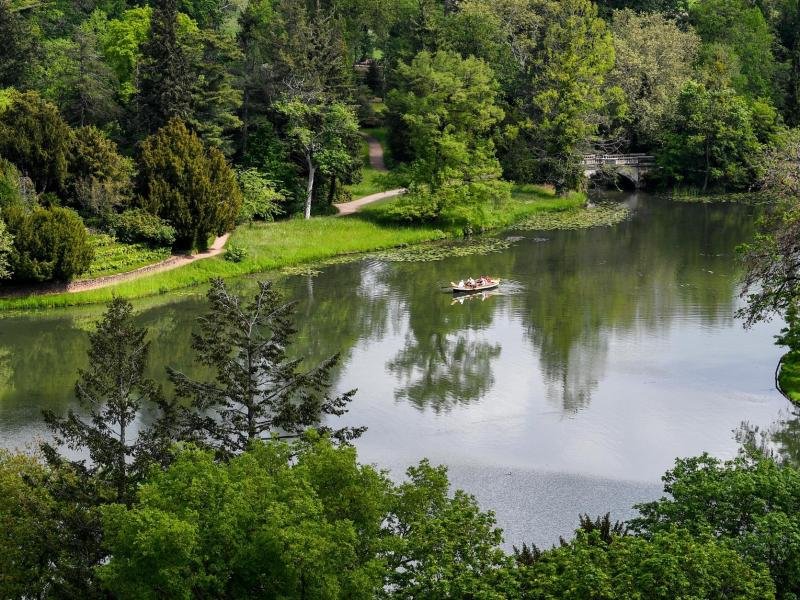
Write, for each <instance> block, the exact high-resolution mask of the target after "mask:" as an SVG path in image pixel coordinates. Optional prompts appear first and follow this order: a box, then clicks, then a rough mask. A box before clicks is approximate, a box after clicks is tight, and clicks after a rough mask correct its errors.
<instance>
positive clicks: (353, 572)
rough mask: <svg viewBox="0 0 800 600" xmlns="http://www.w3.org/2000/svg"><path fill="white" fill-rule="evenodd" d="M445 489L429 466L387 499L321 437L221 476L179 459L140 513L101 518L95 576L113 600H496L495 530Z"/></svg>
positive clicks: (264, 447) (187, 455)
mask: <svg viewBox="0 0 800 600" xmlns="http://www.w3.org/2000/svg"><path fill="white" fill-rule="evenodd" d="M292 456H294V457H295V458H294V460H290V458H291V457H292ZM448 488H449V486H448V482H447V477H446V474H445V471H444V469H442V468H439V469H434V468H432V467H430V466H429V465H427V463H423V464H421V465H420V466H419V467H417V468H413V469H410V470H409V481H408V482H406V483H404V484H402V485H399V486H395V485H394V484H392V483H391V482H390V481H389V479H388V478H387V477H386V476H385V475H383V474H381V473H378V472H377V471H375V470H374V469H373V468H372V467H369V466H362V465H359V464H358V463H357V462H356V453H355V450H354V449H353V448H350V447H339V448H336V447H334V446H332V445H331V443H330V442H329V441H327V440H325V439H324V438H323V439H321V440H320V439H316V438H314V437H310V438H308V439H307V440H306V441H304V442H301V443H300V444H298V445H295V446H288V445H286V444H284V443H279V442H272V443H270V444H263V443H255V444H253V445H252V447H251V449H250V450H249V451H248V452H246V453H244V454H242V455H241V456H238V457H236V458H234V459H232V460H231V461H230V463H229V464H224V463H222V464H220V463H216V462H215V461H214V460H213V455H211V454H209V453H203V452H200V451H197V450H184V451H183V452H181V453H180V454H179V455H178V456H177V458H176V460H175V462H174V464H173V465H172V466H171V467H170V468H169V470H167V471H166V472H165V473H159V474H157V475H155V476H154V477H153V478H152V479H151V480H150V481H149V482H148V483H146V484H145V485H144V486H142V488H141V491H140V493H139V503H138V504H137V505H136V506H134V507H133V508H130V509H126V508H125V507H122V506H109V507H107V508H105V509H104V511H103V512H104V522H105V526H106V530H107V532H108V543H109V546H110V549H111V553H112V559H111V561H110V562H109V564H108V565H106V566H103V567H101V569H100V572H101V577H102V579H103V580H104V582H105V584H106V585H107V586H108V588H109V589H110V590H111V591H112V592H113V593H114V594H115V596H116V597H119V598H155V597H158V596H159V594H161V593H166V594H168V595H169V596H170V597H173V598H190V597H194V595H195V594H202V595H208V596H214V597H245V596H250V595H263V590H264V588H265V587H267V586H268V589H269V593H270V594H274V595H276V596H278V595H279V596H280V597H282V598H298V599H299V598H307V597H315V598H364V599H367V598H369V599H372V598H382V597H392V598H394V597H397V598H419V597H425V598H454V597H455V598H458V597H467V595H468V594H475V595H476V597H482V598H501V597H502V596H501V595H500V594H498V593H493V590H492V578H493V577H494V576H495V575H496V572H499V567H501V566H505V565H507V564H508V561H507V559H505V557H504V555H503V553H502V551H501V550H500V549H499V548H498V547H497V543H498V542H499V539H500V535H499V531H498V530H497V529H495V528H494V519H493V517H492V515H491V513H481V512H480V511H479V510H478V509H477V505H476V503H475V501H474V499H473V498H471V497H470V496H467V495H466V494H463V493H462V492H456V494H455V496H454V497H449V496H448V492H449V489H448Z"/></svg>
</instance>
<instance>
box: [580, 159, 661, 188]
mask: <svg viewBox="0 0 800 600" xmlns="http://www.w3.org/2000/svg"><path fill="white" fill-rule="evenodd" d="M657 168H658V167H656V159H655V157H654V156H650V155H649V154H584V156H583V173H584V175H586V177H592V176H593V175H596V174H597V173H600V172H606V173H607V172H609V171H613V172H614V173H616V174H617V175H619V176H620V177H623V178H624V179H627V180H628V181H630V182H631V183H632V184H633V185H634V187H636V188H639V187H641V185H642V182H643V180H644V178H645V176H646V175H647V174H648V173H649V172H651V171H653V170H655V169H657Z"/></svg>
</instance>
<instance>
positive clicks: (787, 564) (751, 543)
mask: <svg viewBox="0 0 800 600" xmlns="http://www.w3.org/2000/svg"><path fill="white" fill-rule="evenodd" d="M662 479H663V481H664V492H665V493H667V494H669V497H664V498H662V499H661V500H657V501H655V502H649V503H646V504H642V505H639V506H638V507H637V508H638V509H639V511H640V512H641V517H638V518H636V519H634V520H633V521H632V522H631V526H632V527H633V528H634V529H635V530H636V531H638V532H641V533H644V534H647V535H654V534H656V533H657V532H661V531H666V530H669V529H671V528H672V527H680V528H684V529H687V530H688V531H689V532H691V533H693V534H695V535H703V534H705V533H706V532H707V533H711V534H713V535H714V536H715V537H717V538H718V539H720V540H722V541H723V542H725V543H726V544H727V545H728V546H729V547H731V548H733V549H735V550H737V551H738V552H739V553H740V554H742V555H743V556H744V557H746V558H747V559H748V560H749V561H751V563H752V564H755V565H764V566H766V567H767V568H768V569H769V572H770V575H771V576H772V580H773V582H774V584H775V590H776V592H777V597H779V598H792V597H795V596H796V595H797V594H798V593H800V518H799V517H798V515H800V510H799V509H800V472H798V471H797V470H795V469H793V468H791V467H782V466H780V465H778V464H776V463H775V462H774V461H773V460H771V459H766V458H764V457H761V456H758V455H752V456H751V455H743V456H740V457H738V458H736V459H734V460H731V461H727V462H722V461H720V460H718V459H716V458H713V457H711V456H709V455H707V454H704V455H702V456H699V457H694V458H687V459H678V460H677V461H676V462H675V467H674V468H673V469H672V470H670V471H668V472H667V473H666V475H664V477H663V478H662Z"/></svg>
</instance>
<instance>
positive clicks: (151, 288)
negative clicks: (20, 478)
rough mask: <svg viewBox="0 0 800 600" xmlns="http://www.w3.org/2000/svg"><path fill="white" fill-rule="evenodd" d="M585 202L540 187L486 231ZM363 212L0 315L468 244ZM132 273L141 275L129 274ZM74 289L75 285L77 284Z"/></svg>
mask: <svg viewBox="0 0 800 600" xmlns="http://www.w3.org/2000/svg"><path fill="white" fill-rule="evenodd" d="M584 202H585V196H583V195H581V194H575V195H572V196H570V197H569V198H568V199H564V198H559V197H557V196H556V195H555V194H553V193H552V192H551V191H549V190H546V189H544V188H536V189H535V191H534V192H530V193H529V194H528V195H526V196H525V198H524V199H523V200H517V207H516V208H517V210H516V211H511V214H510V217H511V218H510V220H509V222H505V223H502V224H501V225H499V226H498V227H495V228H493V229H492V230H493V231H498V230H502V229H503V228H505V227H513V225H514V224H516V223H518V222H521V221H523V220H524V219H525V218H526V217H529V216H530V215H532V214H539V213H557V212H567V211H577V210H582V205H583V204H584ZM365 214H367V215H368V212H367V211H364V212H363V213H361V214H354V215H348V216H344V215H343V216H341V217H340V216H338V215H337V216H325V217H314V218H312V219H309V220H304V219H288V220H286V221H278V222H273V223H259V224H254V225H251V226H240V227H239V228H237V229H236V230H235V231H234V232H232V233H231V234H230V238H229V240H228V246H240V247H244V248H245V249H246V250H247V256H246V258H245V259H244V260H242V261H241V262H238V263H237V262H230V261H227V260H225V259H224V258H223V252H222V249H221V248H220V249H218V252H217V253H216V254H214V255H211V256H208V255H206V256H203V257H202V259H200V260H198V259H194V260H188V259H187V260H186V262H185V263H183V264H178V265H176V266H174V267H170V268H169V270H155V272H151V271H153V267H154V265H148V266H145V267H141V268H140V269H136V270H135V271H129V272H127V273H122V274H118V275H112V276H108V277H111V278H113V277H119V278H120V281H118V282H117V281H115V282H114V283H113V285H106V286H104V287H99V288H96V289H88V290H80V291H60V292H56V293H52V292H51V293H32V294H28V295H25V296H15V297H0V313H3V312H11V311H25V310H46V309H52V308H66V307H71V306H81V305H89V304H101V303H107V302H109V301H111V300H112V299H113V298H115V297H122V298H127V299H135V298H144V297H148V296H157V295H162V294H166V293H169V292H173V291H177V290H180V289H183V288H188V287H192V286H195V285H201V284H205V283H208V282H209V281H211V280H212V279H214V278H217V277H221V278H224V279H227V278H232V277H237V276H243V275H252V274H255V273H265V272H270V271H278V270H280V269H285V268H291V267H300V266H303V265H312V264H314V263H322V262H324V261H326V260H330V259H334V258H338V257H342V256H355V255H361V254H367V253H370V252H375V251H380V250H388V249H392V248H400V247H407V246H415V245H419V244H423V243H427V242H435V241H441V240H455V239H466V238H462V236H460V235H457V234H455V233H454V232H452V231H446V230H444V229H442V228H440V227H438V226H433V225H424V224H423V225H412V226H402V225H391V224H385V223H379V222H376V221H375V220H372V219H370V218H369V217H368V216H366V217H365V216H364V215H365ZM168 260H171V259H168ZM158 264H160V263H155V265H158ZM132 273H143V274H141V275H138V276H137V275H134V276H131V274H132ZM75 284H76V285H79V284H80V282H75Z"/></svg>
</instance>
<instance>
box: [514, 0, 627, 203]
mask: <svg viewBox="0 0 800 600" xmlns="http://www.w3.org/2000/svg"><path fill="white" fill-rule="evenodd" d="M521 14H522V15H523V16H522V18H521V19H522V20H521V19H520V17H518V18H517V19H516V22H514V21H512V24H513V25H516V24H517V22H518V23H519V26H520V27H522V28H523V29H522V30H523V31H525V35H520V34H519V33H517V32H516V31H515V30H514V29H510V30H509V31H508V32H507V35H508V36H510V41H511V43H512V44H513V43H514V42H515V41H516V40H517V39H520V40H522V41H523V46H522V48H521V49H520V52H519V55H520V59H522V60H521V61H520V62H521V64H520V66H519V68H520V75H519V76H520V84H519V85H520V87H519V89H518V91H517V95H518V96H519V97H521V98H523V99H524V101H522V102H518V103H517V104H518V107H516V110H515V111H514V113H513V114H512V115H511V117H512V119H511V120H512V123H513V126H512V127H511V128H510V129H509V130H508V132H507V133H508V135H507V140H506V142H505V144H504V146H505V147H504V150H505V152H504V156H503V157H502V160H503V167H504V170H505V172H506V174H507V175H508V176H509V177H511V178H513V179H515V180H517V181H522V182H544V181H548V182H550V183H552V184H554V185H555V187H556V190H557V191H558V192H559V193H562V192H564V191H566V190H569V189H578V188H579V187H581V183H582V181H583V173H582V170H581V168H580V159H581V153H583V152H584V151H585V150H586V149H587V147H588V146H589V144H590V143H591V141H592V140H593V138H594V136H595V135H596V134H597V127H598V123H599V121H600V119H599V118H598V115H599V114H600V113H601V112H602V111H603V110H604V109H606V108H607V106H608V105H609V104H610V103H613V102H616V103H619V102H618V101H617V97H618V96H621V92H620V91H619V90H618V89H615V88H606V87H605V86H604V82H605V77H606V74H607V73H608V72H609V71H610V70H611V68H612V67H613V66H614V44H613V40H612V38H611V33H610V32H609V30H608V28H607V26H606V24H605V22H604V21H603V20H602V19H600V18H599V17H598V16H597V8H596V7H595V5H594V4H592V3H591V2H590V1H589V0H566V1H555V0H538V1H537V2H535V3H534V5H533V14H530V12H528V13H526V12H522V13H521ZM520 20H521V22H520ZM518 60H519V59H518Z"/></svg>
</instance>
